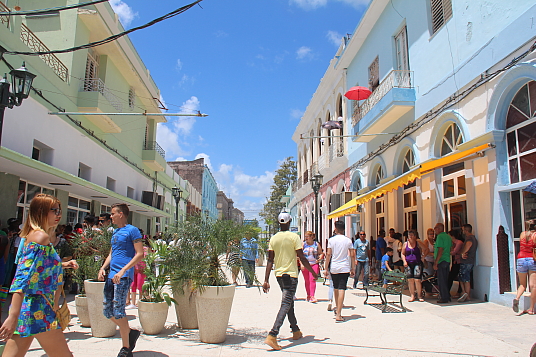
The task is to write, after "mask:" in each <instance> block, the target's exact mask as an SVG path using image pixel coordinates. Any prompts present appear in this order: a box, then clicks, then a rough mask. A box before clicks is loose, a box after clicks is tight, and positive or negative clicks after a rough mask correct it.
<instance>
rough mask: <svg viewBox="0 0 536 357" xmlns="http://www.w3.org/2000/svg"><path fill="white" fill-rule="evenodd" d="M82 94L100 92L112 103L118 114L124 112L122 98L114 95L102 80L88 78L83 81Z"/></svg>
mask: <svg viewBox="0 0 536 357" xmlns="http://www.w3.org/2000/svg"><path fill="white" fill-rule="evenodd" d="M80 91H81V92H99V93H100V94H102V95H103V97H104V98H106V99H107V100H108V102H110V104H111V105H112V107H114V108H115V110H117V111H118V112H122V111H123V102H122V101H121V98H119V97H118V96H116V95H115V94H113V93H112V92H111V91H110V89H109V88H108V87H106V85H105V84H104V82H103V81H102V79H100V78H86V79H84V80H83V81H82V84H81V87H80Z"/></svg>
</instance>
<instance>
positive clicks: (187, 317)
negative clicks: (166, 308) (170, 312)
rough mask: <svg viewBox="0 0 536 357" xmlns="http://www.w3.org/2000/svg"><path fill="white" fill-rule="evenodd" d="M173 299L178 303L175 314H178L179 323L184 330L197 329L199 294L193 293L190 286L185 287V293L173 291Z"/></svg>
mask: <svg viewBox="0 0 536 357" xmlns="http://www.w3.org/2000/svg"><path fill="white" fill-rule="evenodd" d="M173 298H174V299H175V301H176V302H177V303H176V304H174V305H175V313H176V314H177V323H178V324H179V327H180V328H182V329H196V328H197V327H198V324H197V307H196V302H195V301H196V298H197V293H196V292H193V293H192V290H191V288H190V287H189V286H188V285H184V287H183V293H182V294H181V293H180V292H179V290H178V289H173Z"/></svg>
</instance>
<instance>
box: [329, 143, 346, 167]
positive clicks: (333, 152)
mask: <svg viewBox="0 0 536 357" xmlns="http://www.w3.org/2000/svg"><path fill="white" fill-rule="evenodd" d="M343 156H344V142H343V141H342V140H341V141H339V140H336V141H334V142H333V143H332V144H331V146H330V147H329V162H332V161H333V160H335V158H336V157H343Z"/></svg>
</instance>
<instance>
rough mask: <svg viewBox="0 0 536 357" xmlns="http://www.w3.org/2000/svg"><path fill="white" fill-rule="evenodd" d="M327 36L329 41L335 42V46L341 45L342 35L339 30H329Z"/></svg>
mask: <svg viewBox="0 0 536 357" xmlns="http://www.w3.org/2000/svg"><path fill="white" fill-rule="evenodd" d="M326 37H327V38H328V40H329V42H331V43H333V44H334V45H335V46H337V47H339V46H340V45H341V40H342V35H341V34H340V33H338V32H337V31H328V33H327V34H326Z"/></svg>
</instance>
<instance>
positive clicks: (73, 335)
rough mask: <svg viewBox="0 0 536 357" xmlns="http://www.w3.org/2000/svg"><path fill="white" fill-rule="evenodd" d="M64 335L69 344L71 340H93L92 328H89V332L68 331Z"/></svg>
mask: <svg viewBox="0 0 536 357" xmlns="http://www.w3.org/2000/svg"><path fill="white" fill-rule="evenodd" d="M83 328H84V327H83ZM64 335H65V338H66V339H67V342H69V341H71V340H87V339H88V338H93V335H91V328H90V327H87V332H80V331H72V332H69V330H66V332H64ZM112 337H113V336H112Z"/></svg>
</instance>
